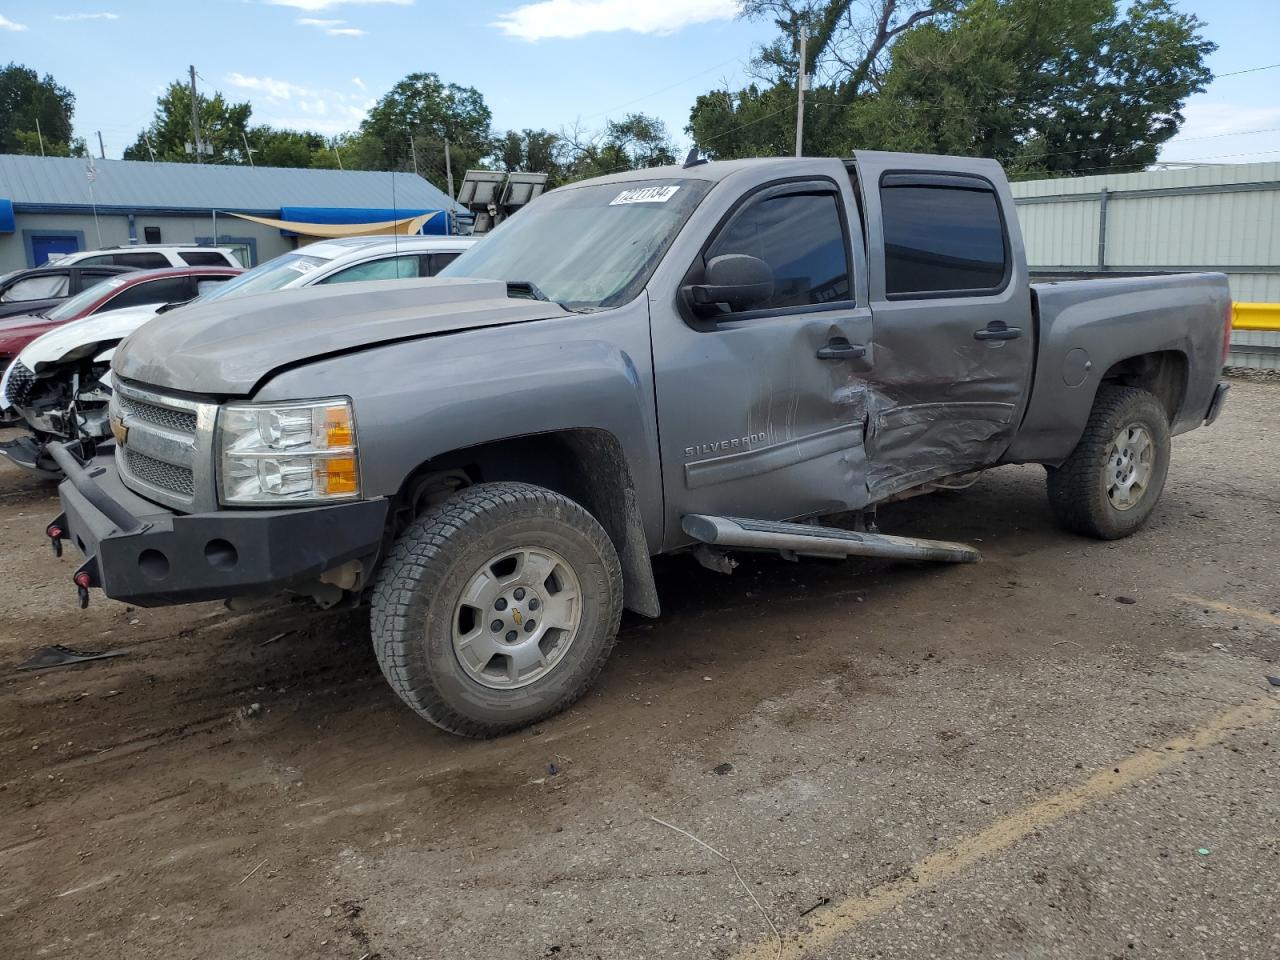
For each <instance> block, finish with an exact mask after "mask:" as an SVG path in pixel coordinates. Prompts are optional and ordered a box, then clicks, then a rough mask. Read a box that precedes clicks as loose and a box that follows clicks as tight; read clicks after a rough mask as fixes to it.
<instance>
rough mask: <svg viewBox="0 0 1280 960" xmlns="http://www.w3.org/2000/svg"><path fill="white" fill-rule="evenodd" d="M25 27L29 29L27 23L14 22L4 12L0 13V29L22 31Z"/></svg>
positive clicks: (14, 31)
mask: <svg viewBox="0 0 1280 960" xmlns="http://www.w3.org/2000/svg"><path fill="white" fill-rule="evenodd" d="M25 29H27V25H26V24H25V23H14V22H13V21H12V20H10V19H9V18H8V17H6V16H5V15H4V14H3V13H0V30H8V31H10V32H11V33H21V32H22V31H23V30H25Z"/></svg>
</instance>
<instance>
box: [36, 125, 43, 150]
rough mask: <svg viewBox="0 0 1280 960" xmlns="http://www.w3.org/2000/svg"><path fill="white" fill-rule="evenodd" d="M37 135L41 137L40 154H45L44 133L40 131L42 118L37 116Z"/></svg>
mask: <svg viewBox="0 0 1280 960" xmlns="http://www.w3.org/2000/svg"><path fill="white" fill-rule="evenodd" d="M36 136H37V137H39V138H40V156H42V157H43V156H44V134H43V133H41V132H40V118H39V117H36Z"/></svg>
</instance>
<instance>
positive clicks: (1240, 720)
mask: <svg viewBox="0 0 1280 960" xmlns="http://www.w3.org/2000/svg"><path fill="white" fill-rule="evenodd" d="M1278 714H1280V708H1278V707H1277V705H1276V704H1275V703H1274V702H1272V701H1269V700H1255V701H1253V702H1252V703H1246V704H1243V705H1241V706H1238V707H1233V708H1232V709H1230V710H1228V711H1226V712H1225V713H1221V714H1219V715H1218V716H1216V717H1214V718H1213V719H1211V720H1210V721H1209V722H1208V723H1206V724H1205V725H1204V726H1202V727H1200V728H1199V729H1197V730H1195V731H1193V732H1191V733H1189V734H1187V735H1185V736H1181V737H1175V738H1174V739H1173V740H1170V741H1168V742H1167V743H1163V744H1161V745H1160V746H1158V747H1154V748H1152V749H1150V750H1143V751H1142V752H1141V753H1135V754H1133V755H1132V756H1130V757H1127V758H1126V759H1124V760H1121V761H1120V762H1119V763H1116V764H1113V765H1112V767H1109V768H1108V769H1107V770H1106V771H1104V772H1102V773H1097V774H1094V775H1093V776H1092V777H1090V778H1089V779H1088V780H1086V781H1084V783H1081V784H1080V785H1079V786H1075V787H1072V788H1071V789H1069V790H1065V791H1063V792H1062V793H1058V794H1055V795H1054V796H1052V797H1046V798H1045V799H1043V800H1038V801H1036V802H1035V803H1033V804H1031V805H1030V806H1028V807H1023V808H1022V809H1021V810H1018V811H1016V812H1014V813H1011V814H1009V815H1008V816H1006V817H1001V818H1000V819H999V820H997V821H996V822H995V823H993V824H992V825H991V826H989V827H987V829H985V830H983V831H982V832H981V833H978V834H975V835H974V836H972V837H968V838H966V839H964V840H961V841H960V842H959V843H956V844H954V845H952V846H950V847H947V848H946V849H945V850H939V851H938V852H937V853H935V854H933V855H932V856H929V857H926V858H925V859H924V860H921V861H920V862H919V863H917V864H916V865H915V866H914V867H912V868H911V872H910V873H909V874H908V875H907V876H906V877H901V878H899V879H896V880H890V881H888V882H887V883H882V884H880V885H879V886H878V887H873V888H872V889H871V890H870V891H869V892H867V893H865V894H863V895H861V896H854V897H850V898H849V899H847V900H844V901H842V902H840V903H837V904H835V905H834V906H832V907H829V908H827V909H825V910H823V911H822V912H821V913H818V914H814V915H813V918H814V925H813V927H812V928H810V929H809V930H805V931H801V932H799V934H798V935H794V936H793V937H792V939H790V940H787V941H785V943H784V945H783V949H782V950H781V951H779V950H778V944H777V942H776V941H761V942H759V943H756V944H755V945H754V946H751V947H749V948H747V949H746V950H743V951H742V952H741V953H739V954H737V955H736V956H735V958H734V960H775V958H788V960H798V958H801V957H805V956H808V955H810V954H813V953H816V952H819V951H822V950H825V949H827V948H828V947H830V946H831V945H832V944H834V943H835V942H836V941H837V940H838V939H840V938H841V937H843V936H845V935H846V934H848V933H850V932H852V931H853V930H854V929H855V928H857V927H858V926H859V925H860V924H863V923H866V922H867V921H868V920H874V919H875V918H877V917H880V916H883V915H884V914H886V913H888V912H889V911H891V910H894V909H896V908H898V907H900V906H902V905H903V904H904V903H906V902H907V901H908V900H910V899H911V898H912V897H914V896H916V894H918V893H921V892H923V891H925V890H930V889H932V888H935V887H937V886H939V885H941V884H942V883H943V882H944V881H947V880H951V879H953V878H955V877H957V876H959V875H960V874H961V873H963V872H964V871H966V870H968V869H969V868H970V867H972V866H974V865H975V864H977V863H978V862H980V861H982V860H985V859H987V858H989V857H992V856H994V855H995V854H998V853H1001V852H1002V851H1004V850H1007V849H1009V848H1010V847H1012V846H1013V845H1014V844H1016V843H1017V842H1018V841H1020V840H1022V839H1024V838H1025V837H1027V836H1030V835H1031V834H1033V833H1035V832H1036V831H1039V830H1043V829H1045V828H1046V827H1049V826H1052V825H1053V824H1055V823H1057V822H1058V821H1059V820H1062V819H1063V818H1065V817H1067V816H1068V815H1070V814H1073V813H1076V812H1078V811H1080V810H1083V809H1084V808H1085V807H1088V806H1089V805H1090V804H1093V803H1096V802H1097V801H1099V800H1102V799H1104V798H1105V797H1109V796H1111V795H1112V794H1115V793H1118V792H1119V791H1120V790H1123V789H1124V788H1125V787H1127V786H1129V785H1131V784H1133V783H1136V782H1137V781H1139V780H1145V779H1147V778H1148V777H1151V776H1154V775H1155V774H1157V773H1160V772H1161V771H1163V770H1167V769H1168V768H1169V767H1172V766H1174V765H1175V764H1177V763H1178V762H1179V760H1180V759H1181V755H1182V754H1184V753H1186V752H1187V751H1188V750H1203V749H1204V748H1205V747H1209V746H1212V745H1213V744H1215V743H1217V742H1218V741H1220V740H1222V739H1223V738H1225V737H1226V736H1227V735H1228V734H1229V733H1231V732H1232V731H1233V730H1240V729H1245V728H1248V727H1255V726H1258V725H1259V724H1262V723H1265V722H1267V721H1268V720H1272V719H1274V718H1275V717H1276V716H1277V715H1278Z"/></svg>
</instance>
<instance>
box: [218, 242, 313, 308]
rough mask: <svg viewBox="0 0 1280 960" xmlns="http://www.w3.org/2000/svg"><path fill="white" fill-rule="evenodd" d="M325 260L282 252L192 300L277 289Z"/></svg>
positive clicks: (302, 275)
mask: <svg viewBox="0 0 1280 960" xmlns="http://www.w3.org/2000/svg"><path fill="white" fill-rule="evenodd" d="M328 262H329V261H328V260H326V259H325V258H324V257H312V256H309V255H307V254H305V253H286V254H284V255H283V256H280V257H276V258H274V259H272V260H268V261H267V262H266V263H263V264H259V265H258V266H256V267H254V268H253V269H252V270H246V271H245V272H244V273H242V274H240V276H238V277H236V278H234V279H232V280H228V281H227V282H226V283H220V284H218V285H217V286H215V287H214V288H213V289H212V290H210V291H209V292H208V293H202V294H201V295H200V296H199V297H197V298H196V299H197V300H198V301H199V302H200V303H208V302H209V301H210V300H221V299H222V298H223V297H242V296H245V295H246V294H250V293H266V292H267V291H269V290H279V289H280V288H281V287H284V286H288V285H289V284H290V283H292V282H293V281H294V280H297V279H298V278H300V277H305V276H306V275H307V274H308V273H310V272H311V271H312V270H314V269H315V268H316V267H319V266H323V265H324V264H326V263H328Z"/></svg>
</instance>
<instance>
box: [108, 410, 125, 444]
mask: <svg viewBox="0 0 1280 960" xmlns="http://www.w3.org/2000/svg"><path fill="white" fill-rule="evenodd" d="M111 435H112V436H113V437H115V438H116V443H118V444H120V446H122V447H123V446H124V445H125V443H126V442H127V441H128V439H129V428H128V427H126V426H125V425H124V420H122V419H121V418H120V417H112V418H111Z"/></svg>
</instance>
